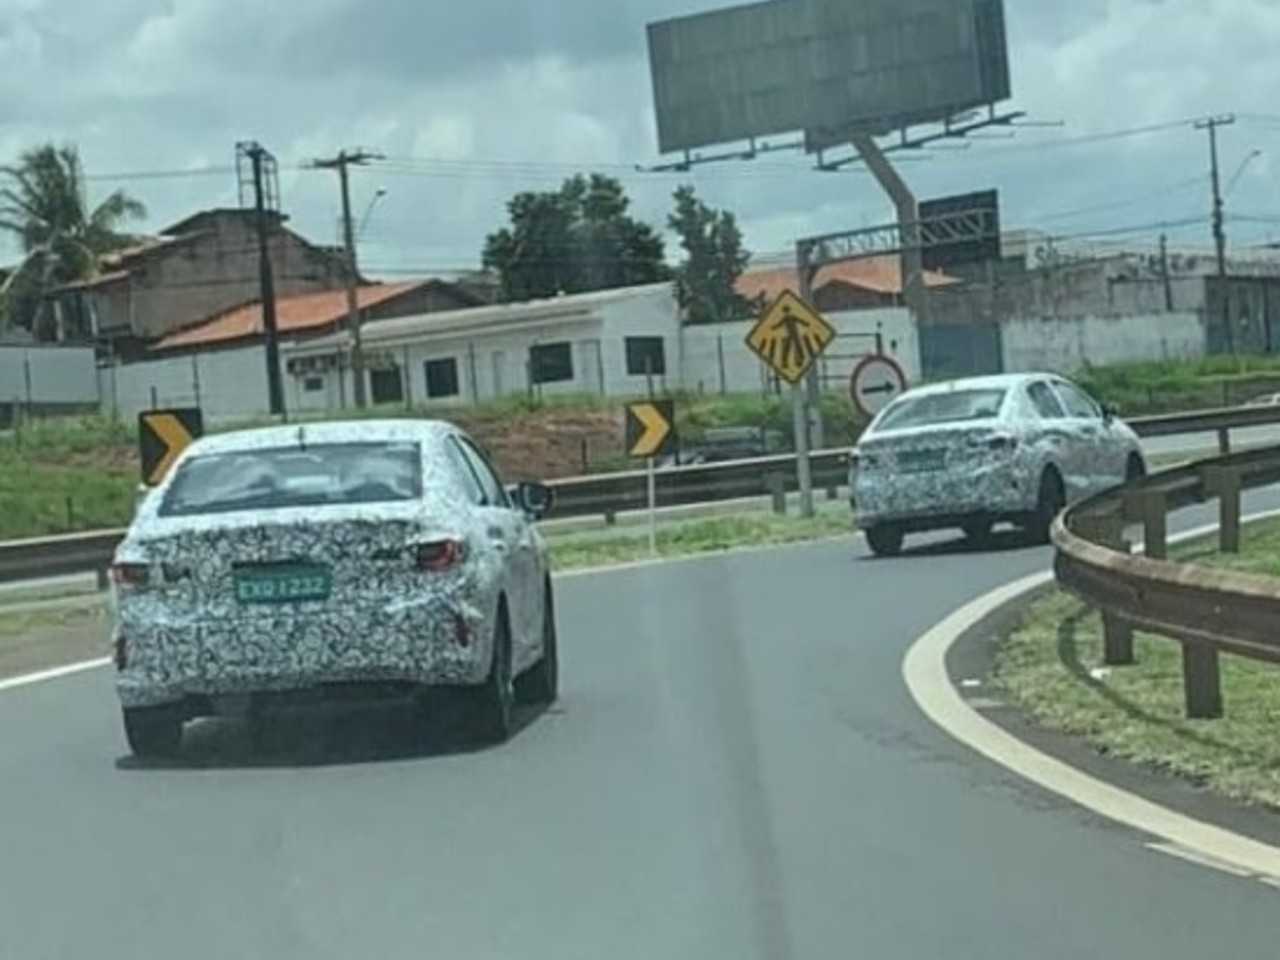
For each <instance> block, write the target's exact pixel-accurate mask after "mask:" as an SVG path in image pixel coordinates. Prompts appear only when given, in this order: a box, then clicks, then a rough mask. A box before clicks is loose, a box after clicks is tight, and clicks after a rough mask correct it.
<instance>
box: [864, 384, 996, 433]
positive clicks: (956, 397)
mask: <svg viewBox="0 0 1280 960" xmlns="http://www.w3.org/2000/svg"><path fill="white" fill-rule="evenodd" d="M1007 392H1008V391H1005V390H952V391H950V392H948V393H929V394H924V395H923V396H919V397H904V398H903V399H901V400H899V401H898V402H897V403H895V404H894V405H893V406H892V407H890V408H889V409H888V411H886V413H885V415H884V418H883V419H882V420H881V421H880V422H879V423H878V424H877V425H876V433H883V432H884V431H886V430H906V429H910V428H911V427H932V426H935V425H937V424H940V423H959V422H962V421H965V420H993V419H995V418H996V417H998V416H999V415H1000V408H1001V407H1002V406H1004V398H1005V394H1006V393H1007Z"/></svg>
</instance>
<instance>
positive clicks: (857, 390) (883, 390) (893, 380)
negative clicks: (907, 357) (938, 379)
mask: <svg viewBox="0 0 1280 960" xmlns="http://www.w3.org/2000/svg"><path fill="white" fill-rule="evenodd" d="M906 391H907V375H906V374H905V373H903V372H902V367H900V366H898V361H896V360H894V359H893V358H892V357H882V356H876V355H873V356H870V357H866V358H865V359H864V360H863V361H862V362H861V363H859V364H858V366H857V368H856V369H855V370H854V371H853V382H852V383H851V384H850V385H849V392H850V395H851V396H852V397H853V405H854V406H855V407H857V408H858V409H859V410H861V411H862V412H863V413H864V414H866V415H867V416H868V417H874V416H875V415H876V414H878V413H879V412H880V411H881V410H883V409H884V408H885V407H887V406H888V405H889V404H891V403H892V402H893V401H894V400H896V399H897V398H898V397H900V396H902V394H904V393H906Z"/></svg>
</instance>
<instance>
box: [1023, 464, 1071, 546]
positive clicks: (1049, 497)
mask: <svg viewBox="0 0 1280 960" xmlns="http://www.w3.org/2000/svg"><path fill="white" fill-rule="evenodd" d="M1066 505H1067V495H1066V492H1065V491H1064V490H1063V488H1062V478H1061V477H1060V476H1058V472H1057V471H1056V470H1046V471H1045V472H1044V475H1043V476H1041V477H1040V493H1039V495H1038V496H1037V498H1036V512H1035V516H1034V517H1033V518H1032V521H1031V526H1030V527H1029V528H1028V530H1029V532H1030V534H1031V539H1032V540H1033V541H1035V542H1036V543H1038V544H1045V543H1049V542H1050V540H1051V539H1052V536H1053V521H1055V520H1056V519H1058V514H1059V513H1061V512H1062V509H1063V508H1064V507H1065V506H1066Z"/></svg>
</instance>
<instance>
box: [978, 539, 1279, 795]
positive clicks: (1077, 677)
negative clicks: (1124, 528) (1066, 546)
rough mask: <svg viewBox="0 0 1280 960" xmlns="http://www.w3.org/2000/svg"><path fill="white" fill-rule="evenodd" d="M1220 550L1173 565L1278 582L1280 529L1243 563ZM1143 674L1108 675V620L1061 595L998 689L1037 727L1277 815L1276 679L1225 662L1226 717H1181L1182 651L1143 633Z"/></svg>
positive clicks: (1139, 668) (1044, 609)
mask: <svg viewBox="0 0 1280 960" xmlns="http://www.w3.org/2000/svg"><path fill="white" fill-rule="evenodd" d="M1215 542H1216V541H1201V542H1197V543H1194V544H1189V545H1183V546H1181V547H1179V548H1177V549H1175V550H1174V556H1175V558H1177V559H1180V560H1183V561H1187V562H1194V563H1199V564H1204V565H1210V566H1215V567H1224V568H1230V569H1234V570H1240V571H1243V572H1247V573H1256V574H1264V575H1272V576H1280V521H1269V522H1264V523H1261V524H1255V525H1252V526H1250V527H1247V528H1246V530H1245V536H1244V543H1243V550H1242V553H1241V555H1240V556H1222V555H1220V554H1217V553H1216V552H1215ZM1134 649H1135V652H1136V655H1137V664H1136V665H1134V666H1130V667H1104V666H1103V663H1102V658H1103V642H1102V621H1101V617H1100V616H1099V615H1098V614H1097V613H1095V612H1093V611H1091V610H1090V609H1089V608H1088V607H1086V606H1085V605H1084V604H1082V603H1081V602H1080V601H1078V600H1076V599H1075V598H1074V597H1071V596H1069V595H1068V594H1066V593H1063V592H1061V591H1057V590H1055V591H1053V592H1051V593H1050V594H1048V595H1047V596H1045V597H1044V598H1043V599H1041V600H1038V601H1037V602H1036V603H1034V604H1033V605H1032V606H1031V607H1030V608H1029V609H1028V611H1027V613H1026V615H1025V617H1024V618H1023V621H1022V623H1021V624H1020V625H1019V626H1018V627H1017V628H1016V629H1015V630H1013V631H1012V633H1011V634H1010V636H1009V637H1007V638H1006V639H1005V641H1004V643H1003V645H1002V647H1001V650H1000V653H999V656H998V658H997V663H996V672H995V680H996V682H997V684H998V685H999V686H1000V688H1001V689H1003V691H1004V692H1005V694H1006V695H1007V696H1008V697H1009V699H1010V700H1011V702H1013V703H1015V704H1017V705H1018V706H1020V707H1021V708H1022V709H1024V710H1025V711H1027V712H1028V713H1029V714H1030V715H1032V716H1033V717H1034V718H1035V719H1036V720H1037V721H1038V722H1040V723H1041V724H1043V725H1045V726H1047V727H1050V728H1052V729H1055V730H1061V731H1063V732H1066V733H1070V734H1074V735H1078V736H1081V737H1084V738H1086V739H1087V740H1088V741H1089V742H1090V743H1091V744H1092V745H1093V746H1094V747H1096V748H1097V749H1098V750H1100V751H1102V752H1104V753H1108V754H1111V755H1114V756H1117V757H1120V758H1122V759H1124V760H1128V761H1131V762H1133V763H1137V764H1142V765H1146V766H1151V767H1156V768H1159V769H1164V770H1168V771H1170V772H1172V773H1175V774H1177V775H1179V776H1182V777H1185V778H1186V779H1188V780H1191V781H1193V782H1195V783H1197V784H1202V785H1204V786H1207V787H1209V788H1210V789H1212V790H1215V791H1217V792H1219V793H1222V794H1224V795H1226V796H1228V797H1231V798H1233V799H1236V800H1241V801H1244V802H1247V803H1254V804H1262V805H1266V806H1269V807H1275V808H1280V737H1278V736H1277V735H1276V734H1277V728H1278V725H1280V668H1277V667H1274V666H1269V665H1267V664H1263V663H1257V662H1255V661H1252V660H1245V659H1243V658H1240V657H1233V656H1229V655H1226V654H1224V655H1223V656H1222V661H1221V663H1222V692H1223V700H1224V703H1225V717H1224V718H1223V719H1221V720H1211V721H1205V720H1195V721H1192V720H1187V719H1185V717H1184V701H1183V688H1182V648H1181V646H1180V645H1179V644H1178V643H1176V642H1175V641H1172V640H1169V639H1166V638H1163V637H1158V636H1153V635H1148V634H1143V633H1138V634H1137V635H1136V636H1135V638H1134Z"/></svg>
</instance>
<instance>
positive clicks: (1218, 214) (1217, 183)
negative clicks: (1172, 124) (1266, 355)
mask: <svg viewBox="0 0 1280 960" xmlns="http://www.w3.org/2000/svg"><path fill="white" fill-rule="evenodd" d="M1235 122H1236V118H1235V115H1234V114H1230V113H1228V114H1223V115H1222V116H1217V117H1207V118H1206V119H1204V120H1198V121H1196V129H1197V130H1208V131H1209V162H1210V173H1211V178H1212V181H1213V242H1214V245H1215V246H1216V247H1217V251H1218V291H1219V296H1221V297H1222V328H1223V331H1224V332H1225V334H1226V338H1227V350H1228V351H1229V352H1231V353H1235V352H1236V334H1235V331H1234V330H1233V329H1232V328H1231V303H1230V298H1229V297H1228V296H1227V234H1226V231H1225V229H1224V221H1225V218H1224V216H1223V211H1222V183H1221V178H1220V174H1219V172H1218V128H1219V127H1229V126H1231V124H1233V123H1235Z"/></svg>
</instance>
